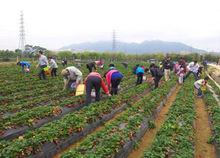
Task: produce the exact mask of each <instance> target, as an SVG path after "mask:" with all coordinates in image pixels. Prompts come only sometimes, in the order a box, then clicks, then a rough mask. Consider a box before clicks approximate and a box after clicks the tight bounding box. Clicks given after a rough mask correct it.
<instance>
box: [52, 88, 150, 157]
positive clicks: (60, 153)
mask: <svg viewBox="0 0 220 158" xmlns="http://www.w3.org/2000/svg"><path fill="white" fill-rule="evenodd" d="M149 94H150V93H149V90H146V91H145V92H144V93H142V94H141V96H138V97H134V101H133V102H138V100H140V99H141V98H142V97H143V96H147V95H149ZM124 112H125V111H122V112H120V113H118V114H116V115H115V116H114V117H113V118H111V119H110V120H108V121H107V122H105V123H104V125H102V126H99V127H97V128H96V129H95V130H94V131H92V132H91V133H90V134H88V135H87V136H85V137H83V138H81V139H80V140H79V141H78V142H76V143H74V144H72V145H70V146H69V147H67V148H66V149H64V150H63V151H61V152H59V153H58V154H56V155H55V156H54V157H53V158H60V157H61V155H62V154H64V153H65V152H67V151H69V150H70V149H71V148H75V147H77V146H79V145H80V143H81V142H83V141H84V140H85V139H86V138H87V137H88V136H89V135H91V134H93V133H95V132H98V131H100V130H102V129H103V128H104V127H105V124H108V123H111V122H112V121H114V120H115V119H116V118H118V117H120V116H121V115H123V114H124Z"/></svg>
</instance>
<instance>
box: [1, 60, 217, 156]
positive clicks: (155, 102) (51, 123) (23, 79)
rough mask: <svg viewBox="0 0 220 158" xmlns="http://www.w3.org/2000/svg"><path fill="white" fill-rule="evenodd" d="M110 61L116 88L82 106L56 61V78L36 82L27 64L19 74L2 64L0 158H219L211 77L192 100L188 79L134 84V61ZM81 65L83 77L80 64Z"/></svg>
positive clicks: (215, 106) (81, 97)
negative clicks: (115, 72) (117, 82)
mask: <svg viewBox="0 0 220 158" xmlns="http://www.w3.org/2000/svg"><path fill="white" fill-rule="evenodd" d="M141 64H143V65H144V66H145V67H147V66H149V64H148V63H141ZM106 65H108V64H106ZM115 65H116V68H117V69H118V70H119V71H121V72H122V73H123V75H124V78H123V80H122V82H121V84H120V91H119V94H118V95H117V96H111V97H107V96H106V95H104V93H103V94H102V99H101V101H99V102H93V103H92V104H90V105H89V106H85V95H81V96H73V94H72V93H71V92H69V91H62V88H63V79H62V77H61V76H60V71H61V69H62V66H59V71H58V74H59V76H57V77H54V78H52V77H50V76H47V80H39V79H38V76H37V70H36V69H35V68H33V67H32V69H31V72H30V74H22V73H21V72H20V71H21V70H20V67H17V66H16V65H15V64H10V65H7V64H5V65H3V64H1V65H0V75H1V77H0V81H1V82H0V105H1V106H0V118H1V121H0V157H1V158H6V157H7V158H14V157H18V158H24V157H34V158H44V157H45V158H46V157H47V158H48V157H50V158H59V157H61V158H84V157H85V158H110V157H116V158H124V157H129V158H138V157H142V158H143V157H144V158H218V157H220V102H219V100H220V89H219V88H218V87H217V86H216V84H215V83H214V82H213V81H212V80H209V86H208V89H207V91H206V93H205V95H204V97H203V98H197V97H196V94H195V92H194V87H193V83H194V79H193V78H192V77H189V78H188V79H187V80H186V81H185V82H184V84H183V85H178V83H177V78H176V77H175V76H174V75H172V78H171V80H169V81H168V82H165V81H164V79H163V78H162V80H161V82H160V85H159V88H157V89H155V90H153V89H152V86H151V85H149V83H147V82H146V81H144V82H143V84H141V85H138V86H135V82H136V78H135V75H133V74H132V68H133V66H135V65H136V63H135V62H131V63H129V67H128V68H127V69H126V68H124V67H123V66H122V65H121V63H120V62H115ZM69 66H70V65H69ZM107 68H108V67H107V66H105V67H104V69H103V70H102V69H98V71H99V72H100V73H101V74H102V75H103V74H104V72H105V71H107ZM80 70H81V71H82V72H83V77H86V75H87V74H88V70H87V69H86V66H85V65H82V66H81V68H80Z"/></svg>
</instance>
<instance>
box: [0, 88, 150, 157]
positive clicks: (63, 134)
mask: <svg viewBox="0 0 220 158" xmlns="http://www.w3.org/2000/svg"><path fill="white" fill-rule="evenodd" d="M147 87H148V85H146V84H142V85H140V86H137V87H135V88H134V89H132V90H131V91H128V92H126V93H123V94H120V95H117V96H112V97H111V98H109V99H108V100H105V101H100V102H96V103H93V104H91V105H90V106H86V107H84V108H83V109H81V110H80V111H77V112H75V113H70V114H67V115H65V116H64V117H63V118H61V119H60V120H57V121H54V122H50V123H48V124H46V125H44V126H42V127H41V128H38V129H35V130H33V131H29V132H27V133H26V134H24V136H23V137H22V139H20V138H18V139H15V140H13V141H7V143H5V144H4V143H0V144H4V145H3V146H1V149H0V153H1V154H0V157H1V156H3V157H4V156H6V155H7V156H8V157H15V156H18V155H19V156H22V155H23V156H25V155H26V156H27V155H30V154H34V153H35V152H37V151H39V150H40V149H41V148H42V146H43V145H44V144H45V143H47V142H53V141H58V140H62V139H65V138H67V137H69V136H70V135H73V134H74V133H75V134H76V133H78V132H80V131H82V130H83V129H84V128H86V127H87V126H88V125H89V124H92V123H93V122H96V121H98V120H100V119H101V118H102V116H103V115H105V114H108V113H111V112H112V111H113V110H114V109H117V108H119V107H121V106H122V104H123V103H126V102H129V101H130V100H132V99H133V97H134V96H136V95H140V94H141V93H143V92H144V91H145V90H146V88H147ZM3 142H5V141H3Z"/></svg>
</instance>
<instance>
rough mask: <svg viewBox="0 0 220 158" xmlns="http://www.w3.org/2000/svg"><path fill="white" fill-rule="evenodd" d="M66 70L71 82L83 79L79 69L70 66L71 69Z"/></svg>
mask: <svg viewBox="0 0 220 158" xmlns="http://www.w3.org/2000/svg"><path fill="white" fill-rule="evenodd" d="M66 69H67V70H68V71H69V73H70V75H69V78H70V79H71V80H76V79H77V78H78V77H79V78H82V72H81V71H80V70H79V69H77V68H76V67H75V66H70V67H67V68H66Z"/></svg>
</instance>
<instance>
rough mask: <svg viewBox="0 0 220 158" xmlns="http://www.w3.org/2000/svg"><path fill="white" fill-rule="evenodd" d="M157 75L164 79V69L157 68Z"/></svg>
mask: <svg viewBox="0 0 220 158" xmlns="http://www.w3.org/2000/svg"><path fill="white" fill-rule="evenodd" d="M156 74H157V77H159V78H161V77H163V74H164V73H163V70H162V69H159V68H157V69H156Z"/></svg>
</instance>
